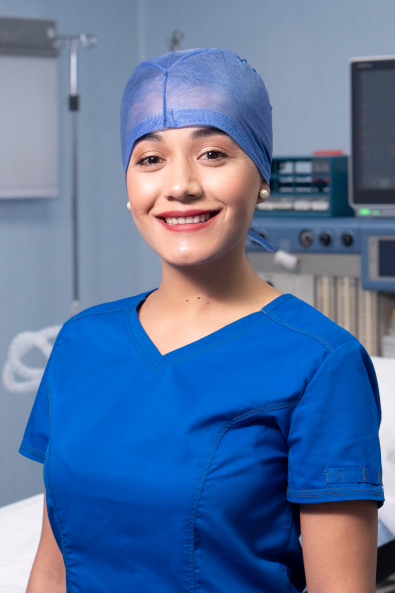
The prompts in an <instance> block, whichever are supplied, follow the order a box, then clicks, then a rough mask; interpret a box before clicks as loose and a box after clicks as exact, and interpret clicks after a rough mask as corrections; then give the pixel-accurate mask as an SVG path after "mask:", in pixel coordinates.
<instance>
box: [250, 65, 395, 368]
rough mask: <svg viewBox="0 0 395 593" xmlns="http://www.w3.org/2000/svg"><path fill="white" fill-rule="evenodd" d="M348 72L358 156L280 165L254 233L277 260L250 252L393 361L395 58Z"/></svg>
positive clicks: (273, 278)
mask: <svg viewBox="0 0 395 593" xmlns="http://www.w3.org/2000/svg"><path fill="white" fill-rule="evenodd" d="M350 70H351V156H350V157H346V156H343V155H342V153H341V152H340V153H339V151H333V152H331V151H328V152H324V151H323V152H317V153H314V155H313V156H312V157H307V156H306V157H281V158H274V159H273V165H272V179H271V184H270V185H271V195H270V199H269V200H268V201H267V202H265V203H263V204H260V205H259V206H258V207H257V209H256V212H255V216H254V220H253V224H252V228H253V230H254V231H255V232H256V233H258V234H259V235H261V236H263V237H264V238H265V239H267V240H268V241H269V243H271V244H272V245H273V246H274V248H275V250H276V251H277V254H275V255H274V256H273V255H272V254H268V253H267V252H266V251H264V249H263V248H262V247H261V246H260V245H259V244H258V243H256V242H254V241H253V240H251V239H248V241H247V245H246V248H247V251H248V252H249V258H250V261H251V263H252V265H253V267H254V269H255V270H256V271H257V272H258V273H260V275H261V276H262V277H263V278H264V279H265V280H267V281H269V282H270V283H271V284H273V285H274V286H276V288H278V289H279V290H281V291H283V292H284V291H285V292H292V293H293V294H295V296H298V297H300V298H302V299H304V300H305V301H307V302H309V303H310V304H312V305H314V306H315V307H316V308H317V309H319V310H320V311H321V312H322V313H324V314H325V315H327V316H328V317H330V318H331V319H333V320H334V321H336V322H337V323H338V324H339V325H341V326H343V327H344V328H345V329H347V330H348V331H350V332H351V333H352V334H353V335H355V336H356V337H357V338H358V339H359V340H360V341H361V342H362V344H363V345H364V346H365V347H366V349H367V350H368V352H369V354H370V355H381V356H389V357H394V358H395V103H394V101H393V97H394V96H395V56H383V57H374V58H354V59H352V60H351V63H350ZM290 254H292V256H293V259H291V260H290V258H289V256H290ZM276 255H277V257H276ZM279 255H282V256H283V257H279ZM287 256H288V257H287ZM292 256H291V257H292ZM289 260H290V261H291V262H292V261H293V262H294V263H293V265H289ZM281 262H283V266H281ZM285 268H288V270H287V271H286V270H285ZM291 268H292V271H291Z"/></svg>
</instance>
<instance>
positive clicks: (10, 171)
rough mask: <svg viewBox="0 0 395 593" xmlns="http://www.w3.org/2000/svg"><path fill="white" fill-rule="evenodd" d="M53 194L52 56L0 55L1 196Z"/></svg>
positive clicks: (54, 116) (55, 154) (55, 107)
mask: <svg viewBox="0 0 395 593" xmlns="http://www.w3.org/2000/svg"><path fill="white" fill-rule="evenodd" d="M57 195H58V100H57V60H56V58H49V57H33V56H10V55H0V198H51V197H55V196H57Z"/></svg>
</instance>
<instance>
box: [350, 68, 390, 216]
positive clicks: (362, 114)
mask: <svg viewBox="0 0 395 593" xmlns="http://www.w3.org/2000/svg"><path fill="white" fill-rule="evenodd" d="M351 81H352V84H351V95H352V97H351V99H352V177H353V203H354V204H355V205H363V204H370V205H381V204H383V205H384V204H393V205H395V57H392V58H391V59H377V60H369V59H367V60H366V61H354V62H352V64H351Z"/></svg>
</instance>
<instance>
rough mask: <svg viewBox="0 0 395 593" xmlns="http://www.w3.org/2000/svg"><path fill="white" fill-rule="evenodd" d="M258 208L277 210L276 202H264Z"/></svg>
mask: <svg viewBox="0 0 395 593" xmlns="http://www.w3.org/2000/svg"><path fill="white" fill-rule="evenodd" d="M256 207H257V208H258V210H275V209H276V202H262V203H261V204H257V206H256Z"/></svg>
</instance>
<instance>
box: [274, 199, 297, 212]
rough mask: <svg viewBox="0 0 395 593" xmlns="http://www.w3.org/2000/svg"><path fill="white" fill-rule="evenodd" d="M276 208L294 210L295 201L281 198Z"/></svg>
mask: <svg viewBox="0 0 395 593" xmlns="http://www.w3.org/2000/svg"><path fill="white" fill-rule="evenodd" d="M276 210H293V203H292V202H286V201H285V200H284V201H283V200H280V201H279V202H276Z"/></svg>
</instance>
